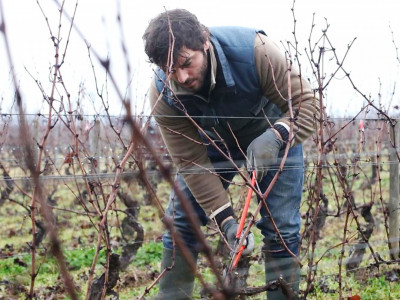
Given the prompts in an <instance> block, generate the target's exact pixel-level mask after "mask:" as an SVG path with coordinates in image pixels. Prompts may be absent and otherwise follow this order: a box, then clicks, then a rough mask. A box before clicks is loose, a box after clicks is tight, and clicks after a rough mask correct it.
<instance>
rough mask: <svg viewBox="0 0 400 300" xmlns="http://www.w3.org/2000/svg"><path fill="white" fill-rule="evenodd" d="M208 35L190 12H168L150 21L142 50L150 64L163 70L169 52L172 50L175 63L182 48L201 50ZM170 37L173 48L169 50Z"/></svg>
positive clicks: (206, 30) (176, 10)
mask: <svg viewBox="0 0 400 300" xmlns="http://www.w3.org/2000/svg"><path fill="white" fill-rule="evenodd" d="M170 28H171V29H170ZM208 35H209V30H208V29H207V27H205V26H204V25H203V24H201V23H200V22H199V21H198V19H197V17H196V16H195V15H194V14H192V13H191V12H189V11H187V10H185V9H173V10H168V11H165V12H163V13H161V14H159V15H158V16H157V17H155V18H154V19H152V20H151V21H150V23H149V26H148V27H147V29H146V30H145V32H144V34H143V40H144V44H145V47H144V50H145V52H146V54H147V56H148V57H149V60H150V62H151V63H154V64H156V65H157V66H159V67H160V68H162V69H165V67H166V65H167V60H168V54H169V51H171V50H173V61H177V58H178V55H179V52H180V50H181V49H182V48H183V47H186V48H188V49H191V50H203V47H204V46H203V45H204V43H205V42H206V40H207V39H208ZM172 37H173V38H174V48H173V49H170V46H171V45H172Z"/></svg>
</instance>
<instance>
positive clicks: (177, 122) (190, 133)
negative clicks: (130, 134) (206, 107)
mask: <svg viewBox="0 0 400 300" xmlns="http://www.w3.org/2000/svg"><path fill="white" fill-rule="evenodd" d="M149 98H150V104H151V107H152V115H153V116H154V119H155V120H156V122H157V124H158V125H159V128H160V131H161V135H162V138H163V140H164V143H165V145H166V147H167V149H168V152H169V154H170V155H171V157H172V160H173V162H174V163H175V165H176V166H177V168H178V172H179V173H181V174H182V176H183V178H184V180H185V182H186V184H187V186H188V187H189V189H190V191H191V192H192V194H193V196H194V197H195V199H196V201H197V202H198V203H199V204H200V206H201V207H202V208H203V210H204V211H205V212H206V214H207V216H209V217H210V218H213V217H215V215H217V214H218V213H220V212H221V211H223V210H224V209H226V208H227V207H230V206H231V204H230V201H229V198H228V194H227V192H226V190H225V189H224V187H223V186H222V182H221V180H220V178H219V177H218V176H216V175H215V174H213V173H211V172H210V171H209V170H211V171H212V170H213V168H212V165H211V162H210V160H209V158H208V156H207V151H206V146H205V145H204V143H203V142H202V140H201V138H200V135H199V133H198V131H197V128H196V127H195V126H194V125H193V123H192V122H191V121H190V120H189V119H188V118H186V117H185V116H182V117H179V114H178V113H177V111H176V110H175V109H174V108H173V107H171V106H170V105H168V104H167V103H166V102H165V101H164V100H162V99H161V98H160V99H158V98H159V92H158V91H157V88H156V85H155V82H154V78H153V79H152V82H151V85H150V91H149Z"/></svg>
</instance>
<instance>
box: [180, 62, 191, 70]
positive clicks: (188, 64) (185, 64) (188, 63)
mask: <svg viewBox="0 0 400 300" xmlns="http://www.w3.org/2000/svg"><path fill="white" fill-rule="evenodd" d="M190 63H191V61H186V62H185V63H184V64H183V65H182V68H187V67H189V66H190Z"/></svg>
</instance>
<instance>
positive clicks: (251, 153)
mask: <svg viewBox="0 0 400 300" xmlns="http://www.w3.org/2000/svg"><path fill="white" fill-rule="evenodd" d="M282 145H283V141H282V140H281V139H280V138H279V137H278V136H277V134H276V132H275V131H274V130H273V129H271V128H269V129H267V131H265V132H264V133H263V134H262V135H260V136H258V137H257V138H255V139H254V140H253V141H252V142H251V143H250V145H249V147H247V159H248V161H247V170H249V171H250V172H251V171H253V170H255V171H256V174H257V181H261V179H262V178H263V177H264V175H265V174H266V173H267V171H268V168H269V167H270V166H271V165H273V164H276V162H277V161H278V154H279V150H280V149H281V147H282Z"/></svg>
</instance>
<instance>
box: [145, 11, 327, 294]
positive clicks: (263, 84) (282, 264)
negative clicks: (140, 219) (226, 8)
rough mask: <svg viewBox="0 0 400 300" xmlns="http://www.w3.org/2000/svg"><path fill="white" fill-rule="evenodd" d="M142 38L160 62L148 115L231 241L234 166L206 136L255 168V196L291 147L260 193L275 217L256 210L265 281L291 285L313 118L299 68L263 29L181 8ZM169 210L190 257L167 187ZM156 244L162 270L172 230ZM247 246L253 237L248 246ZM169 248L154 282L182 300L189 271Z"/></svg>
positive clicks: (189, 284) (190, 194)
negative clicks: (208, 23) (222, 22)
mask: <svg viewBox="0 0 400 300" xmlns="http://www.w3.org/2000/svg"><path fill="white" fill-rule="evenodd" d="M143 39H144V42H145V51H146V54H147V55H148V57H149V60H150V62H152V63H154V64H156V65H157V66H158V67H159V69H158V70H157V71H156V72H155V76H154V78H153V79H152V82H151V86H150V93H149V95H150V101H151V106H152V108H153V115H154V118H155V120H156V121H157V123H158V125H159V127H160V130H161V134H162V137H163V140H164V142H165V144H166V146H167V148H168V151H169V153H170V155H171V157H172V159H173V161H174V163H175V164H176V166H177V168H178V171H179V172H178V175H177V178H176V182H177V184H178V185H179V187H180V189H181V190H182V191H183V193H184V194H185V195H186V196H187V200H188V201H190V203H191V205H192V207H193V210H194V211H195V213H196V214H197V216H198V218H199V221H200V223H201V225H206V223H207V222H209V221H210V220H213V221H215V222H216V224H217V225H218V226H219V228H220V229H221V232H222V233H223V234H224V235H225V237H226V239H227V241H228V242H229V244H230V245H231V246H232V245H233V244H234V242H235V235H236V230H237V227H238V225H237V222H236V220H235V218H234V211H233V209H232V207H231V204H230V201H229V199H228V194H227V191H226V189H227V188H228V186H229V182H231V181H232V179H233V177H234V176H235V175H236V174H237V169H235V168H234V167H233V163H232V161H230V160H229V159H228V160H227V159H226V158H225V157H224V156H223V155H222V154H221V152H220V151H219V150H218V149H217V148H216V147H215V146H213V145H212V144H213V143H211V142H210V140H209V138H211V139H212V140H213V141H214V142H215V143H216V144H217V145H218V146H219V148H220V149H221V150H223V151H224V152H225V153H228V155H229V157H230V158H232V160H233V162H234V163H236V164H237V165H238V166H241V165H247V167H248V169H249V171H250V170H253V169H255V170H256V172H257V181H258V186H259V188H260V189H261V191H262V192H265V190H266V189H267V187H268V186H269V184H270V182H271V180H272V178H273V177H274V175H275V173H276V172H277V168H278V166H279V164H280V161H281V158H282V157H283V155H284V152H285V148H286V145H287V143H289V147H290V149H289V154H288V157H287V160H286V162H285V167H284V169H283V172H281V174H280V175H279V177H278V180H277V182H276V184H275V185H274V186H273V189H272V190H271V192H270V193H269V195H268V197H267V199H266V203H267V205H268V209H269V211H270V212H271V214H272V217H273V220H271V219H270V218H269V215H268V214H267V211H266V209H265V207H263V208H262V210H261V218H260V220H259V221H258V222H257V228H259V229H260V230H261V233H262V234H263V235H264V240H263V241H264V246H263V251H264V253H265V272H266V281H267V282H268V281H270V280H274V279H277V278H278V277H279V276H280V275H282V276H283V278H284V279H285V280H286V281H287V282H289V284H290V286H291V287H292V288H293V289H294V290H295V291H297V290H298V280H299V266H298V264H297V258H296V255H298V251H299V250H298V248H299V246H298V243H299V239H300V234H299V231H300V214H299V207H300V200H301V193H302V184H303V173H304V167H303V156H302V146H301V143H302V142H303V141H304V140H305V139H306V138H308V137H309V136H310V135H311V134H312V133H313V132H314V131H315V128H314V127H315V119H316V118H318V117H319V110H318V106H317V102H316V99H315V97H314V94H313V92H312V90H311V88H310V86H309V84H308V83H307V82H306V81H305V80H303V79H302V78H300V76H299V72H298V71H296V70H293V69H292V70H290V71H289V67H288V66H289V65H288V62H287V59H286V58H285V56H284V54H283V53H281V52H280V51H279V49H278V47H277V46H276V45H275V44H274V43H272V42H271V41H270V39H268V38H267V36H266V35H265V33H264V32H262V31H257V30H255V29H249V28H242V27H216V28H210V29H209V28H206V27H205V26H204V25H202V24H201V23H199V21H198V20H197V18H196V16H195V15H193V14H192V13H190V12H188V11H186V10H183V9H175V10H170V11H166V12H163V13H161V14H160V15H158V16H157V17H156V18H154V19H153V20H151V21H150V23H149V26H148V28H147V29H146V31H145V33H144V35H143ZM172 45H173V48H171V46H172ZM168 76H170V78H171V79H172V80H171V81H170V82H169V83H167V82H166V80H167V78H168ZM288 76H290V78H289V79H288ZM289 89H290V93H289ZM290 98H291V99H290ZM288 99H290V100H291V104H289V101H288ZM291 113H292V116H291ZM291 123H292V124H291ZM291 126H292V127H293V131H292V132H293V134H292V135H293V138H292V139H291V140H290V141H289V132H290V128H291ZM207 136H208V137H207ZM245 153H246V155H245ZM207 170H210V171H207ZM217 174H218V176H217ZM166 214H167V215H169V216H173V218H174V228H175V230H176V231H177V232H178V233H179V234H180V236H181V237H182V238H183V240H184V242H185V243H186V245H187V247H188V248H189V249H190V251H191V252H192V254H193V258H194V260H195V261H196V260H197V255H198V252H199V244H198V241H197V238H196V235H195V234H194V232H193V229H192V227H191V225H190V222H189V220H188V218H187V216H186V214H185V211H184V209H183V208H182V205H181V203H180V200H179V199H177V197H176V195H175V193H174V192H171V196H170V202H169V205H168V208H167V210H166ZM272 221H273V222H275V224H276V226H277V228H278V231H279V232H277V231H276V230H275V229H274V226H273V224H272V223H273V222H272ZM280 237H282V238H283V240H284V243H282V242H281V239H280ZM163 243H164V251H163V259H162V268H165V267H169V266H171V264H172V263H171V261H172V256H173V251H172V249H173V241H172V234H171V233H170V232H167V233H165V234H164V236H163ZM252 247H253V243H252V241H251V236H250V237H248V238H247V249H246V250H247V252H250V251H251V250H252ZM175 250H176V253H175V262H174V267H173V268H172V269H171V270H169V271H167V272H166V273H165V275H164V276H163V277H162V278H161V280H160V291H159V294H158V297H159V298H160V299H187V298H190V296H191V293H192V289H193V282H194V274H193V272H192V269H191V268H190V265H189V264H188V262H187V261H186V259H184V258H183V256H182V253H181V251H180V250H179V249H175ZM288 250H289V251H288ZM268 299H285V297H284V295H283V294H282V290H281V289H279V290H278V291H274V292H268Z"/></svg>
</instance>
